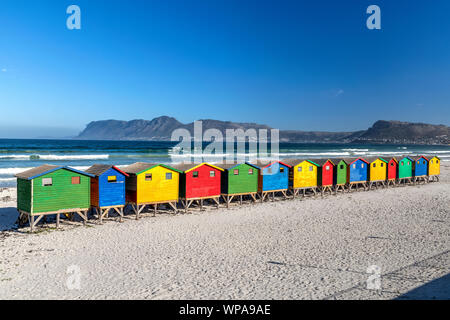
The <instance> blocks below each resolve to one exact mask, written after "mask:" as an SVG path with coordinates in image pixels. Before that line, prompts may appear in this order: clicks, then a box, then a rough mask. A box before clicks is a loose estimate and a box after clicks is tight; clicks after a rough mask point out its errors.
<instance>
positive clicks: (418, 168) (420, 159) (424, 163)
mask: <svg viewBox="0 0 450 320" xmlns="http://www.w3.org/2000/svg"><path fill="white" fill-rule="evenodd" d="M413 160H414V162H413V163H414V165H413V172H414V183H415V182H417V181H419V180H422V181H424V182H426V181H427V178H428V161H429V160H428V159H427V158H425V157H424V156H417V157H413Z"/></svg>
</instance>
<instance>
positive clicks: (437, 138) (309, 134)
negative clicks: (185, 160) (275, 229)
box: [76, 116, 450, 144]
mask: <svg viewBox="0 0 450 320" xmlns="http://www.w3.org/2000/svg"><path fill="white" fill-rule="evenodd" d="M180 128H181V129H187V130H188V131H189V132H191V135H193V131H194V129H193V128H194V123H188V124H183V123H181V122H179V121H178V120H177V119H175V118H173V117H167V116H162V117H158V118H155V119H153V120H131V121H120V120H101V121H93V122H91V123H89V124H88V125H87V126H86V128H85V129H84V130H83V131H82V132H81V133H80V134H79V136H78V137H76V139H86V140H152V141H170V138H171V135H172V132H173V131H174V130H175V129H180ZM250 128H253V129H271V127H269V126H267V125H263V124H256V123H239V122H231V121H219V120H211V119H204V120H202V130H203V132H205V130H208V129H218V130H219V131H221V132H222V134H223V136H224V137H225V135H226V129H243V130H247V129H250ZM280 141H281V142H300V143H302V142H304V143H393V144H397V143H403V144H405V143H406V144H450V127H448V126H445V125H432V124H425V123H410V122H400V121H384V120H379V121H377V122H375V123H374V124H373V126H372V127H370V128H369V129H367V130H361V131H354V132H325V131H297V130H280Z"/></svg>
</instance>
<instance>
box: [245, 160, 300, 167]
mask: <svg viewBox="0 0 450 320" xmlns="http://www.w3.org/2000/svg"><path fill="white" fill-rule="evenodd" d="M247 163H248V164H250V165H252V166H254V167H256V168H258V169H264V168H266V167H270V166H271V165H272V164H274V163H281V164H282V165H284V166H286V167H288V168H291V167H292V166H291V165H289V164H286V163H284V162H281V161H260V160H258V161H252V162H247Z"/></svg>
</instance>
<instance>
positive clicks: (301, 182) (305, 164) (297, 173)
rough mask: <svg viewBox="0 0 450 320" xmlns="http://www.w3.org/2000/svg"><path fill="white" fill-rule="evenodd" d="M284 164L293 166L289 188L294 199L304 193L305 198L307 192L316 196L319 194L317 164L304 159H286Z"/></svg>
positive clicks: (290, 172) (290, 171)
mask: <svg viewBox="0 0 450 320" xmlns="http://www.w3.org/2000/svg"><path fill="white" fill-rule="evenodd" d="M282 162H283V163H286V164H288V165H290V166H291V168H290V169H289V188H290V189H291V191H292V194H293V195H294V197H295V196H297V195H298V194H299V193H300V192H303V196H305V195H306V191H312V192H313V193H314V195H316V194H317V191H318V180H317V174H318V168H319V165H318V164H317V163H315V162H313V161H310V160H304V159H284V160H282Z"/></svg>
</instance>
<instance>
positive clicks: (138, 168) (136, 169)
mask: <svg viewBox="0 0 450 320" xmlns="http://www.w3.org/2000/svg"><path fill="white" fill-rule="evenodd" d="M157 166H161V167H164V168H167V169H169V170H173V171H176V172H179V173H181V171H180V170H178V169H176V168H173V167H171V166H168V165H165V164H162V163H148V162H135V163H133V164H130V165H129V166H127V167H125V168H122V170H123V171H125V172H126V173H128V174H135V175H138V174H140V173H142V172H144V171H147V170H150V169H152V168H154V167H157Z"/></svg>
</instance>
